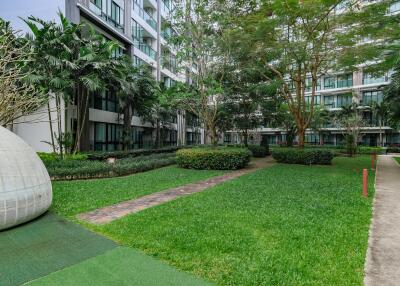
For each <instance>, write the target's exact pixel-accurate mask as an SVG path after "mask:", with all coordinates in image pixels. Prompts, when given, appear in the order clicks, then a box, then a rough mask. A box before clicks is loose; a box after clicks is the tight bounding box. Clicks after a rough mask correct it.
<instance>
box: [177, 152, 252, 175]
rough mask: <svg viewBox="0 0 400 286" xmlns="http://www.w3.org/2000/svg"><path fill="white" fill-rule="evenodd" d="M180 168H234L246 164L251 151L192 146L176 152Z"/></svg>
mask: <svg viewBox="0 0 400 286" xmlns="http://www.w3.org/2000/svg"><path fill="white" fill-rule="evenodd" d="M176 156H177V164H178V166H179V167H182V168H189V169H199V170H236V169H241V168H244V167H246V166H247V164H248V163H249V162H250V157H251V152H250V151H249V150H248V149H246V148H223V147H222V148H193V149H182V150H179V151H178V152H176Z"/></svg>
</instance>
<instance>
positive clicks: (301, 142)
mask: <svg viewBox="0 0 400 286" xmlns="http://www.w3.org/2000/svg"><path fill="white" fill-rule="evenodd" d="M297 136H299V147H300V148H304V145H305V137H306V130H305V128H303V127H298V130H297Z"/></svg>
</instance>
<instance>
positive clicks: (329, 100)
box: [324, 95, 335, 108]
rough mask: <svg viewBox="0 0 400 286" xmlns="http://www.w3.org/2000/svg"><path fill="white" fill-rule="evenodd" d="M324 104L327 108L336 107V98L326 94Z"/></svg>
mask: <svg viewBox="0 0 400 286" xmlns="http://www.w3.org/2000/svg"><path fill="white" fill-rule="evenodd" d="M324 106H325V107H326V108H334V107H335V98H334V96H333V95H328V96H324Z"/></svg>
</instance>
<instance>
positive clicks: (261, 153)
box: [247, 145, 269, 158]
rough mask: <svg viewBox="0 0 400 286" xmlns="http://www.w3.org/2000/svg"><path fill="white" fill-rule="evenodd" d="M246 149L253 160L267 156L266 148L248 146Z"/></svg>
mask: <svg viewBox="0 0 400 286" xmlns="http://www.w3.org/2000/svg"><path fill="white" fill-rule="evenodd" d="M247 149H249V150H250V151H251V153H252V154H253V157H255V158H264V157H266V156H268V155H269V150H268V148H267V147H264V146H260V145H249V146H247Z"/></svg>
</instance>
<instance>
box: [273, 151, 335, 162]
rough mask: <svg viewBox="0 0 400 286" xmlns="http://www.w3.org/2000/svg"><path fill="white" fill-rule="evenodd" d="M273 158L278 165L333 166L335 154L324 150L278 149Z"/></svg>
mask: <svg viewBox="0 0 400 286" xmlns="http://www.w3.org/2000/svg"><path fill="white" fill-rule="evenodd" d="M272 157H273V158H274V159H275V160H276V161H277V162H278V163H285V164H301V165H331V164H332V159H333V152H332V151H330V150H323V149H320V150H319V149H299V148H277V149H274V151H273V152H272Z"/></svg>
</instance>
